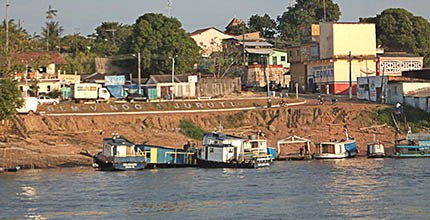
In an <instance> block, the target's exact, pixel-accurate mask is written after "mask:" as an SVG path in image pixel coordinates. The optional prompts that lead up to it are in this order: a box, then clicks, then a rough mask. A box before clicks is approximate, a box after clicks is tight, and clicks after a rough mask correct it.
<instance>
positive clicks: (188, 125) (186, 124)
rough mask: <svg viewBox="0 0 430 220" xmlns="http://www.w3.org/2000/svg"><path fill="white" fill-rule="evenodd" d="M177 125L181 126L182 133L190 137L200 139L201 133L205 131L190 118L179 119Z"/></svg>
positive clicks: (201, 137)
mask: <svg viewBox="0 0 430 220" xmlns="http://www.w3.org/2000/svg"><path fill="white" fill-rule="evenodd" d="M179 127H180V128H181V131H182V133H183V134H184V135H185V136H187V137H190V138H193V139H195V140H202V139H203V134H204V133H205V131H204V130H203V129H201V128H199V127H197V126H196V125H195V124H194V123H193V122H192V121H191V120H181V121H180V122H179Z"/></svg>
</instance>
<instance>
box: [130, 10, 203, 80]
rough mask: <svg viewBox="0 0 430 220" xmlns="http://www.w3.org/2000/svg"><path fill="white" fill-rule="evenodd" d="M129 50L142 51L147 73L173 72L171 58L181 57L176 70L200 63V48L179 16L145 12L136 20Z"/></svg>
mask: <svg viewBox="0 0 430 220" xmlns="http://www.w3.org/2000/svg"><path fill="white" fill-rule="evenodd" d="M126 48H127V50H126V52H128V53H137V52H140V53H141V59H142V70H143V71H144V72H146V73H150V74H153V73H170V72H171V59H169V57H174V56H177V58H176V60H175V61H176V65H175V71H176V72H177V73H179V74H181V73H185V72H187V71H190V70H192V69H193V68H194V65H195V64H196V63H198V61H199V58H200V54H199V51H200V48H199V47H198V46H197V44H196V42H195V41H194V40H193V39H192V38H191V36H190V35H189V34H187V33H186V32H185V30H184V29H183V28H182V25H181V23H180V22H179V20H177V19H176V18H168V17H166V16H164V15H162V14H154V13H149V14H144V15H143V16H141V17H139V18H138V19H137V20H136V23H135V24H134V28H133V34H132V35H131V36H130V38H129V40H128V42H127V43H126Z"/></svg>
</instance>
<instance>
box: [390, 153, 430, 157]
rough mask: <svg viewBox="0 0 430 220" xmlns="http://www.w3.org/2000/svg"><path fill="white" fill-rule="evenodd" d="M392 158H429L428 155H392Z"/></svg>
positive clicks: (429, 155)
mask: <svg viewBox="0 0 430 220" xmlns="http://www.w3.org/2000/svg"><path fill="white" fill-rule="evenodd" d="M391 157H393V158H429V157H430V154H394V155H392V156H391Z"/></svg>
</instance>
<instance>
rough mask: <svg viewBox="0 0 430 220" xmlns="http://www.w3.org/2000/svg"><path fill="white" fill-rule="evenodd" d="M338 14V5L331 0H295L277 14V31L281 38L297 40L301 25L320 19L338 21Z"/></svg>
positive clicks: (307, 24) (291, 40)
mask: <svg viewBox="0 0 430 220" xmlns="http://www.w3.org/2000/svg"><path fill="white" fill-rule="evenodd" d="M324 6H325V7H324ZM324 8H325V10H324ZM324 11H325V13H324ZM340 15H341V12H340V8H339V5H338V4H336V3H334V2H333V0H297V3H296V4H295V5H294V6H293V7H291V8H290V7H289V8H288V9H287V11H286V12H284V13H283V14H282V16H278V19H277V20H278V31H279V33H280V35H281V38H282V39H283V40H285V41H287V42H290V43H293V42H298V41H299V40H300V28H301V27H303V26H310V25H311V24H312V23H317V22H320V21H330V22H331V21H338V20H339V18H340Z"/></svg>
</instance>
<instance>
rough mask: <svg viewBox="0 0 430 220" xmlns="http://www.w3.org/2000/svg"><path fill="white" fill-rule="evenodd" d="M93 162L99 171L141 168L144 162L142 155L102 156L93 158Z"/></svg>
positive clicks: (144, 165)
mask: <svg viewBox="0 0 430 220" xmlns="http://www.w3.org/2000/svg"><path fill="white" fill-rule="evenodd" d="M94 163H95V164H97V167H98V169H99V170H101V171H134V170H143V169H145V167H146V162H145V159H144V158H143V157H125V158H113V159H107V158H104V157H100V156H99V157H96V158H94Z"/></svg>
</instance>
